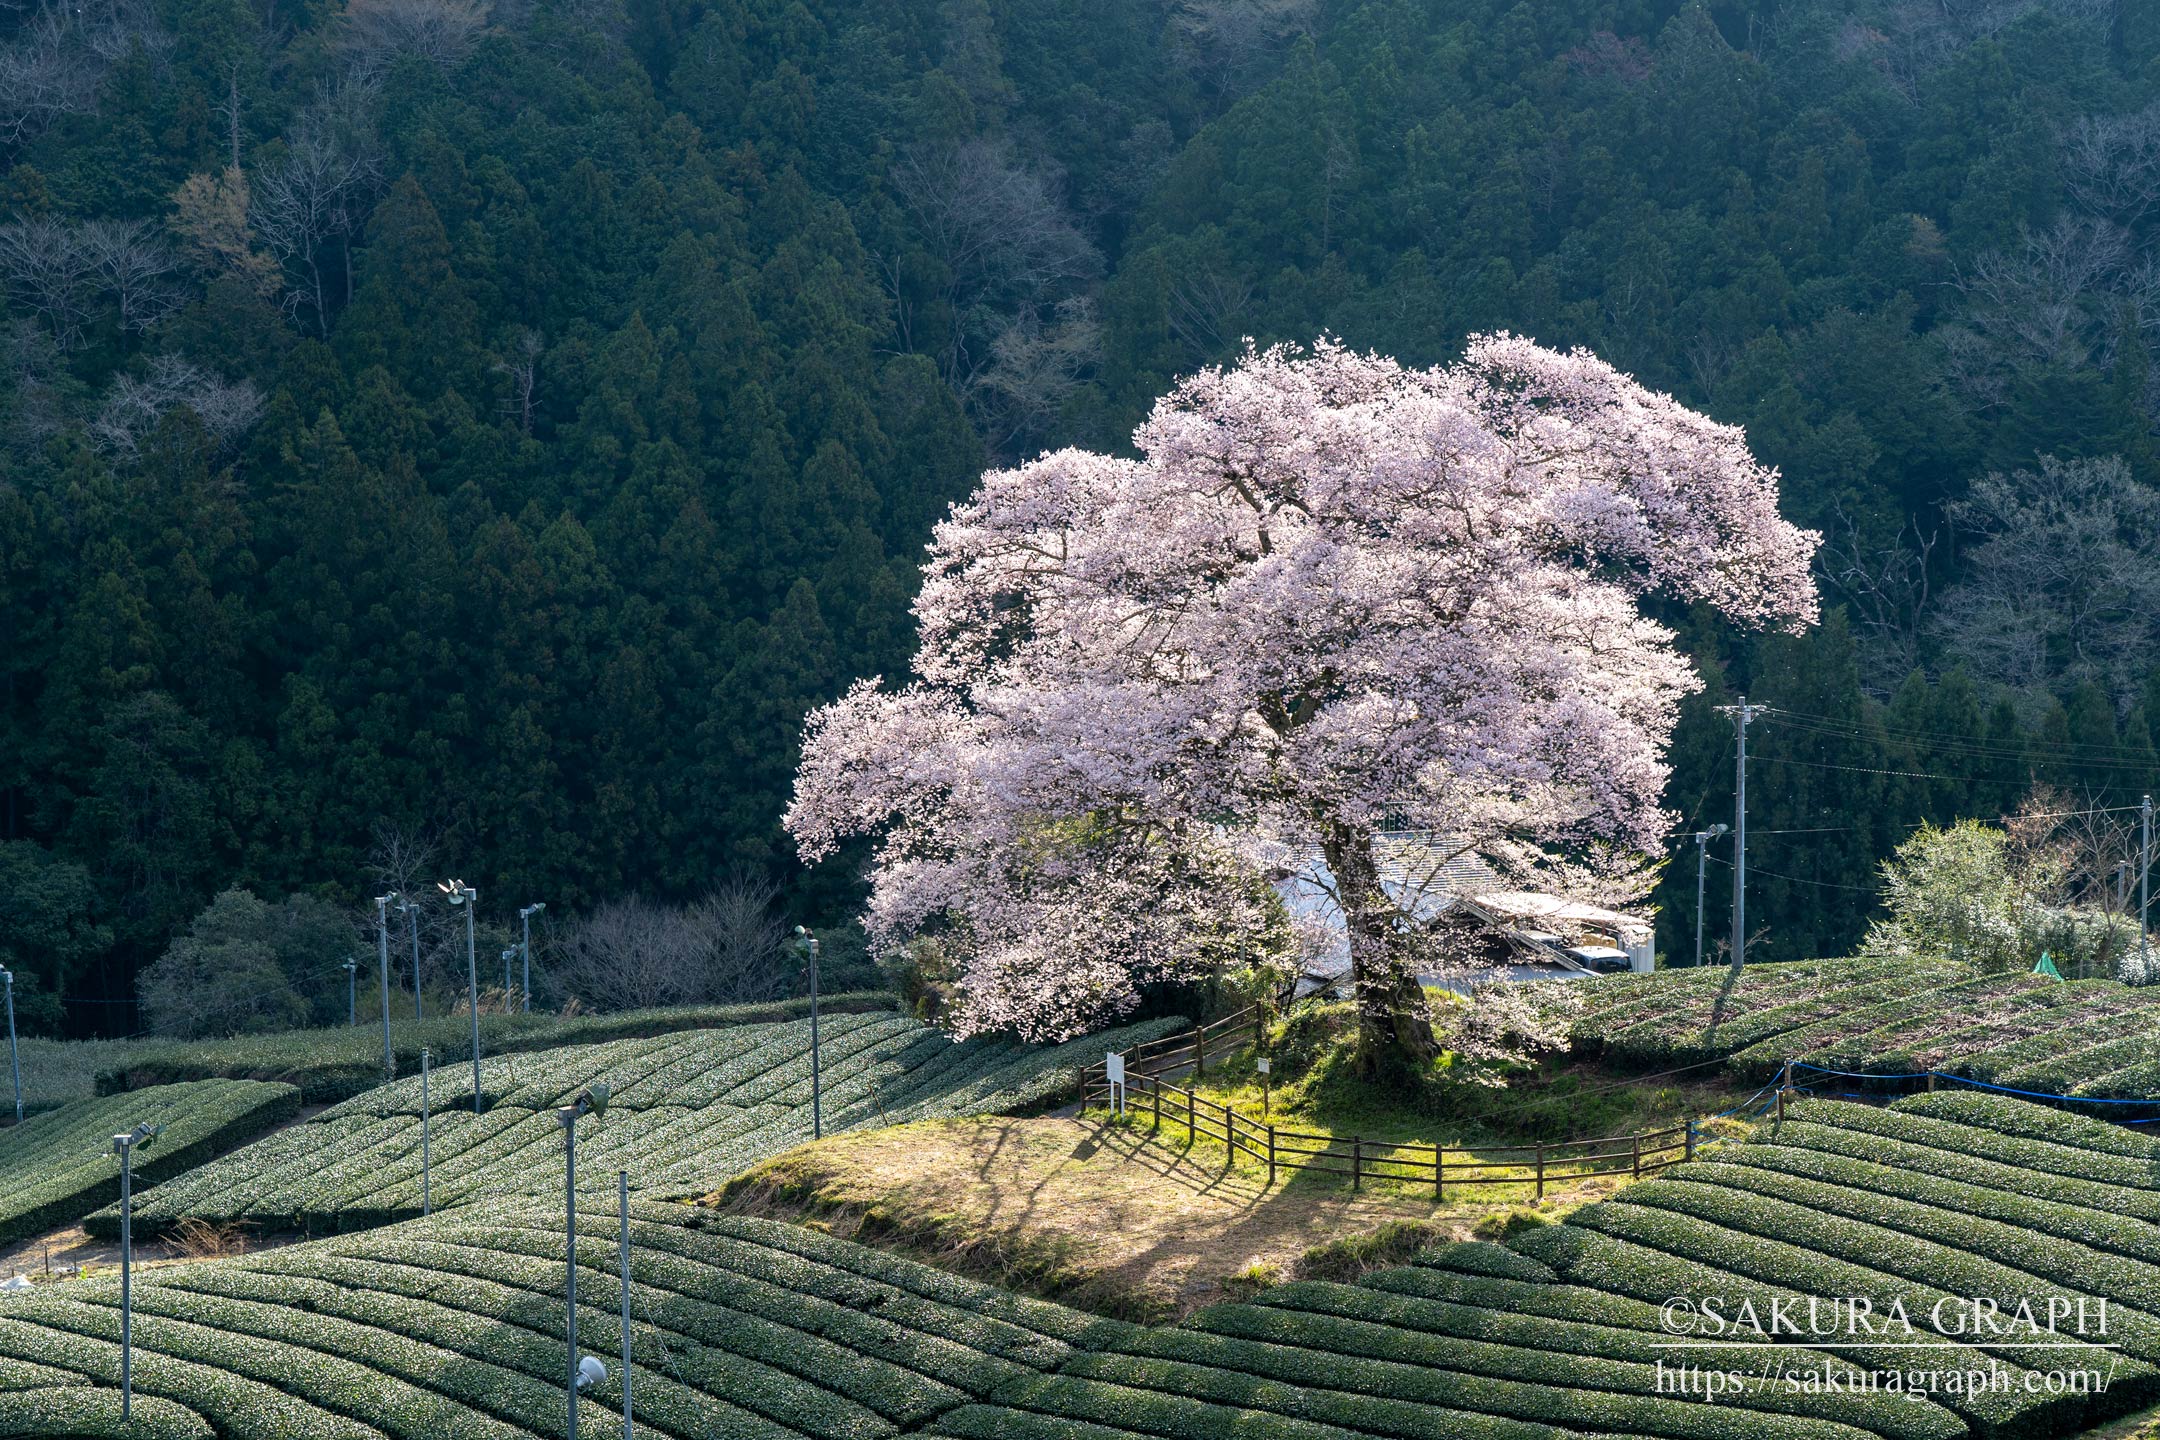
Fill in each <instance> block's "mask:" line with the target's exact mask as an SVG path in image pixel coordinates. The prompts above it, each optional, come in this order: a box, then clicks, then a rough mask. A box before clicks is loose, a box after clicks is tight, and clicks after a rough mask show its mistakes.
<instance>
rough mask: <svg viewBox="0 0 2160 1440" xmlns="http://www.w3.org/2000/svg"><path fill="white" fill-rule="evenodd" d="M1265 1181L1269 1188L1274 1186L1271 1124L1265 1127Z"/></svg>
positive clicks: (1273, 1141) (1273, 1149) (1272, 1127)
mask: <svg viewBox="0 0 2160 1440" xmlns="http://www.w3.org/2000/svg"><path fill="white" fill-rule="evenodd" d="M1267 1183H1268V1188H1269V1189H1271V1190H1272V1189H1273V1188H1275V1127H1274V1126H1273V1125H1270V1126H1268V1127H1267Z"/></svg>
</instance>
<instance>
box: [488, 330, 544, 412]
mask: <svg viewBox="0 0 2160 1440" xmlns="http://www.w3.org/2000/svg"><path fill="white" fill-rule="evenodd" d="M546 348H547V343H546V342H545V341H544V340H542V339H541V338H540V332H539V331H537V330H534V329H532V328H531V327H530V326H523V325H521V326H519V327H518V330H517V333H516V334H515V335H514V336H513V337H512V339H511V345H510V353H509V354H508V355H506V356H504V357H503V358H502V359H500V360H497V361H496V362H495V367H494V369H495V373H496V374H497V375H501V376H504V377H505V378H507V379H508V380H509V382H510V394H509V397H508V398H507V399H505V400H504V401H503V402H502V411H503V413H504V414H505V415H512V416H515V417H516V418H517V422H518V429H519V431H520V432H522V433H523V434H526V435H530V434H532V428H533V398H534V396H535V394H536V393H537V392H538V389H539V380H540V353H541V351H543V350H545V349H546Z"/></svg>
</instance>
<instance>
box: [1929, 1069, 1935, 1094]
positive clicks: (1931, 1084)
mask: <svg viewBox="0 0 2160 1440" xmlns="http://www.w3.org/2000/svg"><path fill="white" fill-rule="evenodd" d="M1927 1082H1928V1093H1929V1094H1933V1093H1934V1092H1935V1072H1934V1071H1932V1070H1930V1071H1928V1072H1927Z"/></svg>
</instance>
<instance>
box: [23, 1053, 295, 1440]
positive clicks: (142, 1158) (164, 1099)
mask: <svg viewBox="0 0 2160 1440" xmlns="http://www.w3.org/2000/svg"><path fill="white" fill-rule="evenodd" d="M299 1108H300V1092H299V1091H297V1090H295V1089H294V1088H293V1087H292V1086H290V1085H269V1084H263V1083H261V1082H258V1081H253V1080H198V1081H195V1082H193V1083H191V1084H186V1085H160V1086H157V1087H155V1088H153V1089H149V1090H141V1091H137V1092H136V1093H134V1094H132V1095H116V1096H111V1097H107V1098H105V1099H96V1100H78V1101H76V1102H75V1103H74V1104H72V1105H64V1106H62V1107H60V1108H59V1109H57V1110H50V1111H47V1112H46V1113H44V1114H42V1115H36V1116H32V1117H31V1118H30V1119H28V1120H26V1121H24V1122H23V1123H22V1124H21V1125H18V1126H13V1127H10V1128H9V1129H6V1130H0V1244H5V1243H7V1242H9V1241H12V1240H20V1239H21V1238H23V1237H24V1236H25V1235H35V1234H37V1233H39V1232H40V1231H43V1230H49V1229H51V1228H52V1227H53V1226H55V1225H62V1224H65V1223H67V1222H68V1221H71V1220H78V1219H80V1218H82V1217H83V1216H84V1215H87V1214H88V1213H89V1212H91V1211H92V1210H95V1209H97V1208H98V1207H99V1206H100V1205H106V1204H110V1203H112V1202H113V1201H114V1200H116V1199H117V1198H118V1197H119V1194H120V1162H119V1160H118V1159H117V1158H116V1157H115V1156H114V1154H113V1148H112V1137H113V1136H114V1135H117V1134H120V1133H121V1132H123V1131H127V1130H131V1129H133V1128H134V1127H135V1126H136V1125H138V1124H141V1123H142V1122H144V1121H150V1122H152V1123H155V1124H160V1125H163V1126H164V1127H165V1129H164V1132H163V1133H162V1134H160V1135H159V1136H158V1137H157V1139H156V1141H155V1142H154V1143H152V1144H150V1145H148V1146H145V1147H144V1148H143V1149H142V1150H141V1151H140V1152H139V1153H138V1154H137V1155H136V1157H135V1183H136V1184H137V1185H138V1186H140V1187H147V1186H150V1185H152V1184H155V1183H156V1182H157V1181H159V1180H162V1179H164V1178H165V1177H166V1176H169V1175H177V1174H179V1173H181V1172H182V1171H184V1170H187V1169H190V1168H192V1167H194V1166H196V1165H200V1164H202V1163H203V1162H204V1161H206V1160H208V1159H209V1158H210V1157H211V1156H213V1155H216V1154H218V1153H220V1152H221V1151H225V1150H229V1149H231V1148H232V1147H233V1146H235V1145H239V1144H242V1143H244V1142H246V1141H248V1140H252V1139H254V1138H255V1137H256V1136H257V1135H260V1134H261V1133H262V1132H263V1131H265V1130H268V1129H269V1128H270V1127H271V1126H273V1125H276V1124H278V1123H279V1122H280V1121H283V1120H287V1119H290V1118H291V1117H292V1115H293V1114H294V1113H295V1112H297V1111H298V1109H299ZM0 1433H5V1432H0Z"/></svg>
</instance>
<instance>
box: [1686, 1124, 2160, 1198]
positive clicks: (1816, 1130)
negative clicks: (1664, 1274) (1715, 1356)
mask: <svg viewBox="0 0 2160 1440" xmlns="http://www.w3.org/2000/svg"><path fill="white" fill-rule="evenodd" d="M1836 1104H1838V1102H1835V1101H1807V1102H1805V1103H1803V1104H1801V1105H1795V1106H1792V1107H1791V1108H1790V1109H1789V1110H1788V1111H1787V1112H1786V1116H1787V1118H1786V1121H1785V1123H1784V1124H1782V1125H1780V1126H1779V1127H1778V1129H1777V1144H1778V1146H1779V1147H1780V1148H1782V1149H1792V1150H1800V1149H1805V1150H1811V1151H1820V1152H1822V1153H1823V1154H1825V1155H1830V1156H1840V1157H1844V1158H1846V1159H1851V1160H1864V1161H1870V1162H1873V1163H1875V1164H1878V1165H1884V1166H1890V1167H1894V1168H1896V1169H1897V1170H1899V1171H1900V1172H1902V1173H1904V1174H1907V1175H1910V1176H1912V1177H1913V1178H1914V1179H1915V1180H1916V1181H1917V1180H1919V1179H1921V1178H1923V1177H1934V1178H1937V1179H1941V1180H1946V1181H1954V1182H1958V1183H1962V1184H1964V1185H1967V1186H1972V1187H1974V1188H1979V1189H1987V1190H1991V1191H1996V1192H2000V1193H2005V1194H2010V1195H2015V1196H2020V1197H2029V1198H2031V1199H2034V1200H2051V1201H2055V1202H2058V1203H2060V1204H2062V1205H2065V1206H2070V1207H2073V1208H2082V1209H2085V1210H2090V1211H2104V1212H2106V1213H2109V1214H2118V1215H2124V1216H2129V1217H2132V1218H2135V1219H2138V1220H2144V1221H2149V1222H2151V1221H2160V1191H2151V1190H2130V1189H2125V1188H2123V1187H2121V1186H2119V1185H2111V1184H2108V1183H2106V1182H2105V1181H2101V1180H2088V1179H2082V1178H2079V1177H2077V1176H2075V1175H2063V1174H2054V1173H2050V1172H2048V1171H2043V1170H2039V1169H2035V1168H2033V1167H2032V1166H2030V1165H2024V1164H2019V1163H2016V1162H2014V1161H2006V1160H2001V1159H1990V1158H1987V1157H1985V1156H1981V1155H1977V1154H1974V1153H1972V1152H1971V1151H1969V1150H1963V1149H1960V1150H1952V1149H1945V1148H1939V1147H1938V1144H1937V1143H1935V1142H1940V1141H1943V1140H1945V1138H1946V1137H1944V1136H1943V1135H1941V1134H1939V1133H1932V1132H1931V1127H1939V1126H1941V1125H1942V1124H1943V1122H1941V1121H1929V1120H1926V1119H1923V1118H1921V1117H1918V1116H1901V1115H1897V1114H1894V1113H1893V1114H1889V1115H1887V1116H1886V1117H1885V1119H1884V1121H1882V1122H1878V1123H1875V1124H1869V1123H1867V1122H1866V1120H1865V1119H1864V1118H1862V1117H1854V1116H1847V1115H1843V1114H1835V1115H1830V1114H1825V1113H1824V1108H1823V1107H1827V1106H1831V1105H1836ZM1839 1108H1840V1109H1845V1108H1853V1107H1844V1106H1839ZM1873 1113H1878V1114H1880V1113H1882V1112H1873ZM1999 1138H2000V1139H2001V1140H2006V1141H2007V1140H2008V1137H1999ZM1950 1143H1953V1144H1954V1143H1955V1140H1954V1139H1952V1140H1950ZM2008 1143H2009V1144H2010V1145H2012V1146H2015V1145H2016V1144H2017V1143H2019V1142H2016V1141H2008ZM1726 1148H1729V1147H1724V1146H1720V1147H1719V1150H1720V1151H1722V1150H1724V1149H1726ZM1752 1148H1753V1147H1741V1155H1742V1156H1743V1157H1744V1156H1745V1155H1746V1154H1747V1153H1748V1151H1749V1150H1751V1149H1752ZM1711 1153H1717V1152H1711ZM1720 1158H1724V1157H1723V1156H1722V1155H1721V1156H1720Z"/></svg>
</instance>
